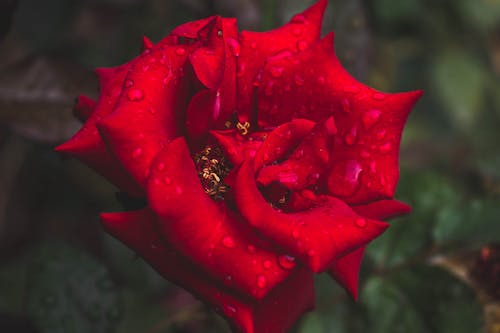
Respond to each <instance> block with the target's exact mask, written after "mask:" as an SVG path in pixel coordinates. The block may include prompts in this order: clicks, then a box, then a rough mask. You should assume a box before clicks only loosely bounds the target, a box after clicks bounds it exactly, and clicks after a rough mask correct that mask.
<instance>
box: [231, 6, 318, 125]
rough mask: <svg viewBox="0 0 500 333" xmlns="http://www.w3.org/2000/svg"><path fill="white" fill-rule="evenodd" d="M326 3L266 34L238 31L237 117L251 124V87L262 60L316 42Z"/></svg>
mask: <svg viewBox="0 0 500 333" xmlns="http://www.w3.org/2000/svg"><path fill="white" fill-rule="evenodd" d="M326 5H327V0H319V1H317V2H316V4H314V5H313V6H311V7H310V8H308V9H306V10H305V11H304V12H302V13H300V14H297V15H295V16H294V17H293V18H292V19H291V20H290V22H289V23H288V24H285V25H284V26H282V27H280V28H277V29H275V30H271V31H267V32H251V31H242V32H241V35H240V45H241V47H240V56H239V59H238V72H237V76H238V78H237V85H238V118H239V119H240V121H241V122H242V123H243V122H246V121H252V120H253V119H252V113H253V109H254V105H253V101H254V84H257V85H258V84H259V82H258V81H259V78H258V74H259V71H260V70H261V68H262V66H263V65H264V63H265V62H266V60H267V59H268V58H269V57H271V56H273V55H276V54H279V53H283V52H288V53H290V52H297V51H303V50H304V49H306V48H307V47H308V45H310V44H311V43H313V42H315V41H317V40H318V39H319V36H320V33H321V24H322V20H323V14H324V12H325V8H326Z"/></svg>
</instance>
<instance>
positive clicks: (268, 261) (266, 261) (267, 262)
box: [262, 260, 273, 269]
mask: <svg viewBox="0 0 500 333" xmlns="http://www.w3.org/2000/svg"><path fill="white" fill-rule="evenodd" d="M262 266H263V267H264V268H265V269H269V268H271V267H272V266H273V263H272V262H271V260H264V262H263V263H262Z"/></svg>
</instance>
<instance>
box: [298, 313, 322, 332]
mask: <svg viewBox="0 0 500 333" xmlns="http://www.w3.org/2000/svg"><path fill="white" fill-rule="evenodd" d="M321 319H322V318H321V317H320V315H319V314H318V313H316V312H311V313H309V314H307V315H306V316H305V318H304V320H303V321H302V324H301V325H300V329H299V332H300V333H325V332H326V331H325V328H324V326H323V323H322V321H321Z"/></svg>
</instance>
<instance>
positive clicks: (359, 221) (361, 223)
mask: <svg viewBox="0 0 500 333" xmlns="http://www.w3.org/2000/svg"><path fill="white" fill-rule="evenodd" d="M354 223H355V224H356V226H358V227H360V228H364V227H366V224H367V222H366V219H365V218H362V217H359V218H357V219H356V220H354Z"/></svg>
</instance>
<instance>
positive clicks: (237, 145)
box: [57, 0, 421, 333]
mask: <svg viewBox="0 0 500 333" xmlns="http://www.w3.org/2000/svg"><path fill="white" fill-rule="evenodd" d="M326 3H327V1H326V0H319V1H318V2H317V3H316V4H314V5H313V6H312V7H310V8H309V9H307V10H306V11H304V12H303V13H301V14H298V15H296V16H294V17H293V18H292V20H291V21H290V22H289V23H287V24H286V25H284V26H282V27H281V28H278V29H276V30H272V31H268V32H263V33H261V32H249V31H243V32H240V33H238V31H237V27H236V21H235V20H234V19H226V18H220V17H218V16H216V17H209V18H207V19H203V20H199V21H195V22H189V23H186V24H184V25H181V26H179V27H177V28H176V29H174V31H172V32H171V34H170V35H169V36H167V37H166V38H165V39H163V40H162V41H160V42H159V43H158V44H156V45H153V43H151V42H150V41H149V40H148V39H144V51H143V52H142V54H141V55H140V56H138V57H137V58H135V59H133V60H131V61H130V62H128V63H126V64H124V65H122V66H119V67H115V68H106V69H104V68H102V69H98V70H97V71H96V72H97V76H98V78H99V83H100V87H101V88H100V96H99V99H98V100H97V101H96V102H94V101H92V100H90V99H88V98H87V97H83V96H81V97H80V98H79V99H78V102H77V103H76V106H75V113H76V114H77V115H78V116H79V117H80V118H81V119H84V120H85V124H84V126H83V127H82V129H81V130H80V131H79V132H78V133H76V134H75V136H74V137H73V138H72V139H71V140H70V141H68V142H66V143H65V144H63V145H61V146H59V147H58V148H57V151H59V152H62V153H64V154H67V155H71V156H74V157H76V158H78V159H80V160H81V161H82V162H84V163H86V164H87V165H89V166H90V167H92V168H94V169H95V170H96V171H97V172H99V173H101V174H102V175H103V176H104V177H106V178H107V179H108V180H109V181H111V182H112V183H113V184H115V185H116V186H117V187H118V188H119V189H120V190H121V191H124V192H126V193H128V194H129V195H131V196H134V197H138V198H147V206H146V207H144V208H143V209H141V210H137V211H128V212H122V213H106V214H102V216H101V218H102V222H103V224H104V227H105V228H106V230H107V231H108V232H109V233H111V234H112V235H114V236H115V237H117V238H118V239H120V240H122V241H123V242H124V243H125V244H127V245H128V246H130V247H131V248H133V249H134V250H135V251H137V252H138V253H139V254H140V255H141V256H143V257H144V258H145V259H146V260H147V261H148V262H149V263H150V264H151V265H152V266H153V267H154V268H155V269H156V270H158V272H160V273H161V274H162V275H163V276H164V277H165V278H167V279H168V280H170V281H172V282H174V283H176V284H178V285H180V286H182V287H184V288H186V289H187V290H189V291H190V292H192V293H193V294H195V295H196V296H197V297H199V298H200V299H202V300H203V301H205V302H207V303H210V304H212V305H213V306H214V307H216V308H217V309H219V311H220V312H221V313H222V314H223V315H224V316H225V317H226V318H227V319H228V321H229V322H230V323H231V324H232V326H233V327H234V328H235V329H236V330H237V331H240V332H257V333H262V332H271V333H276V332H284V331H285V330H287V329H288V328H289V327H290V326H291V325H292V324H293V323H294V321H295V320H296V319H297V318H298V317H299V316H300V315H301V314H302V313H303V312H304V311H306V310H308V309H310V308H312V307H313V305H314V294H313V273H319V272H328V273H329V274H330V275H331V276H332V277H333V278H335V279H336V280H337V281H338V282H339V283H340V284H342V285H343V286H344V287H345V288H346V289H347V290H348V291H349V292H350V293H351V295H352V296H353V297H354V298H356V297H357V275H358V270H359V265H360V262H361V258H362V256H363V252H364V248H365V246H366V244H367V243H369V242H370V241H371V240H372V239H374V238H375V237H377V236H378V235H380V234H381V233H382V232H383V231H384V230H385V229H386V228H387V226H388V224H386V223H385V222H381V221H380V220H381V219H386V218H389V217H392V216H395V215H398V214H402V213H406V212H408V211H409V207H408V206H407V205H405V204H403V203H400V202H398V201H395V200H393V196H394V191H395V187H396V183H397V180H398V149H399V142H400V137H401V131H402V129H403V125H404V123H405V121H406V118H407V116H408V113H409V111H410V109H411V107H412V106H413V104H414V103H415V102H416V101H417V99H418V98H419V97H420V95H421V92H420V91H417V92H408V93H400V94H387V93H382V92H379V91H376V90H374V89H372V88H369V87H367V86H365V85H363V84H361V83H359V82H357V81H356V80H355V79H353V78H352V77H351V76H350V75H349V74H348V73H347V72H346V71H345V70H344V69H343V68H342V66H341V64H340V63H339V61H338V59H337V57H336V56H335V53H334V50H333V34H329V35H327V36H326V37H324V38H320V28H321V20H322V16H323V12H324V10H325V7H326Z"/></svg>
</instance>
